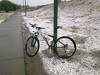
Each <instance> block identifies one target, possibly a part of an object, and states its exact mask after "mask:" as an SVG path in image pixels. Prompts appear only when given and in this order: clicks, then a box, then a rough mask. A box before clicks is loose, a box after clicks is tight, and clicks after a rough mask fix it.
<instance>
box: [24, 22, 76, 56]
mask: <svg viewBox="0 0 100 75" xmlns="http://www.w3.org/2000/svg"><path fill="white" fill-rule="evenodd" d="M30 25H31V27H33V28H35V29H36V31H33V32H34V33H32V35H30V37H29V38H28V39H27V41H26V45H25V50H26V54H27V55H28V56H29V57H33V56H35V55H36V54H37V53H38V51H39V48H40V42H39V39H38V36H39V35H41V37H42V38H43V39H44V41H45V42H46V44H47V45H48V48H51V50H53V52H54V54H56V55H57V56H58V57H60V58H70V57H71V56H73V55H74V54H75V52H76V43H75V41H74V40H73V39H72V38H70V37H68V36H62V37H59V38H58V39H57V40H56V42H55V43H54V42H53V36H52V35H49V34H45V35H47V36H49V37H51V38H52V41H51V42H50V43H49V42H48V39H47V38H46V37H45V35H43V33H42V32H41V30H42V29H45V28H43V27H37V26H36V25H37V24H30ZM59 28H60V29H61V28H62V27H61V26H58V27H57V29H59ZM55 48H56V49H55Z"/></svg>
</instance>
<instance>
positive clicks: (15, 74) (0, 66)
mask: <svg viewBox="0 0 100 75" xmlns="http://www.w3.org/2000/svg"><path fill="white" fill-rule="evenodd" d="M20 26H21V17H20V15H19V14H16V15H13V16H12V17H11V18H10V19H9V20H7V21H6V22H4V23H2V24H0V75H25V67H24V54H23V45H22V35H21V28H20Z"/></svg>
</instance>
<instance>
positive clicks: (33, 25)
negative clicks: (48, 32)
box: [29, 23, 62, 30]
mask: <svg viewBox="0 0 100 75" xmlns="http://www.w3.org/2000/svg"><path fill="white" fill-rule="evenodd" d="M29 24H30V25H31V26H32V27H33V28H34V27H36V28H37V29H38V30H40V29H45V28H43V27H37V26H36V25H37V24H31V23H29ZM57 29H62V26H57Z"/></svg>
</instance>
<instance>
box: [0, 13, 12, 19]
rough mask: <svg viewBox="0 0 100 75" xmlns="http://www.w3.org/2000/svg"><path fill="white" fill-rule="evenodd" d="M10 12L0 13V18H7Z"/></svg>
mask: <svg viewBox="0 0 100 75" xmlns="http://www.w3.org/2000/svg"><path fill="white" fill-rule="evenodd" d="M10 14H11V13H0V20H7V19H9V17H10Z"/></svg>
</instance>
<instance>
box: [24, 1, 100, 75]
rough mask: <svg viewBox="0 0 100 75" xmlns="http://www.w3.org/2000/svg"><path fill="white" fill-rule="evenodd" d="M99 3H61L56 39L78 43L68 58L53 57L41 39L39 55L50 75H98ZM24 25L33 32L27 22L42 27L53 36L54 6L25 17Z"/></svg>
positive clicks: (99, 54)
mask: <svg viewBox="0 0 100 75" xmlns="http://www.w3.org/2000/svg"><path fill="white" fill-rule="evenodd" d="M99 2H100V1H99V0H81V1H80V0H73V1H69V2H64V3H63V4H64V5H63V7H61V8H62V9H61V8H59V23H58V25H59V26H62V27H63V28H62V29H59V30H58V37H60V36H63V35H66V36H70V37H72V38H73V39H74V40H75V41H76V43H77V51H76V54H75V55H74V56H73V57H72V58H70V59H61V58H58V57H55V56H54V55H53V53H52V51H51V50H49V49H47V45H46V44H45V43H44V41H43V40H40V43H41V48H40V51H39V55H40V57H41V60H42V61H43V65H44V68H45V70H46V71H47V73H48V74H49V75H73V74H74V75H100V62H99V61H100V49H99V48H100V36H99V34H100V13H99V12H100V5H99ZM24 20H25V22H26V26H27V27H29V29H30V31H31V32H32V28H31V27H30V25H29V23H32V24H34V23H36V24H37V25H38V26H42V27H45V28H46V29H45V30H42V32H43V33H44V32H46V33H48V34H53V7H52V5H48V6H44V7H42V8H41V9H38V10H35V11H32V12H29V13H28V16H27V17H24Z"/></svg>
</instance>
